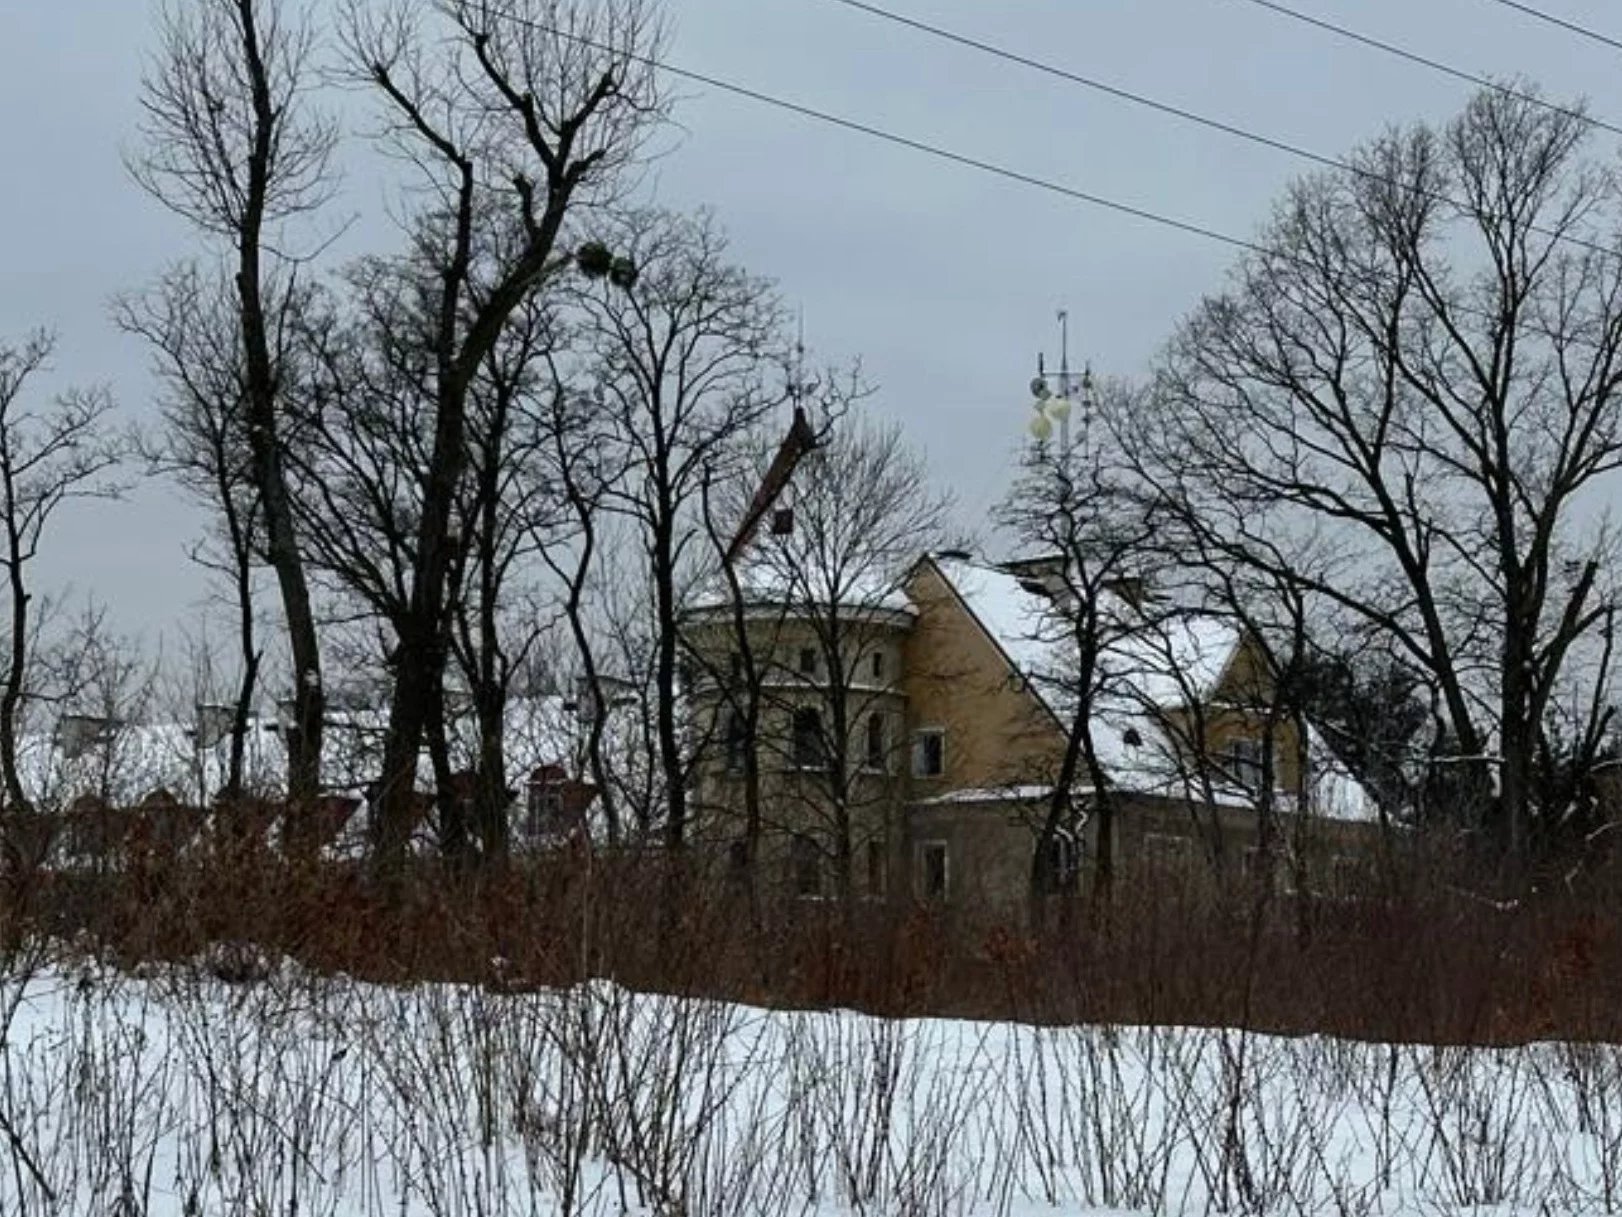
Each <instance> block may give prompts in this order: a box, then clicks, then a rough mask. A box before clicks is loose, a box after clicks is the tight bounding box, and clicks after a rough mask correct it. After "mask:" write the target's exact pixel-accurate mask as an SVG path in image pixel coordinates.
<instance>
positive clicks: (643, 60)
mask: <svg viewBox="0 0 1622 1217" xmlns="http://www.w3.org/2000/svg"><path fill="white" fill-rule="evenodd" d="M504 15H505V16H506V17H507V19H508V20H511V21H515V22H517V23H518V24H520V25H529V26H532V27H533V28H535V29H539V30H542V31H544V32H546V33H549V34H552V35H553V36H554V37H559V38H566V39H569V40H570V41H573V42H577V43H579V44H580V45H582V46H585V47H589V48H590V49H592V50H595V51H599V52H601V53H602V54H605V55H614V56H617V57H619V58H621V59H624V60H626V61H627V62H629V63H635V64H638V65H640V66H642V67H649V68H653V69H655V70H657V71H661V72H665V73H667V74H668V75H671V76H676V77H679V78H681V79H683V80H690V81H692V82H693V83H695V84H701V85H707V86H708V87H710V88H712V89H719V90H720V91H721V92H723V93H731V94H732V95H734V96H736V97H743V98H747V99H748V100H750V101H753V102H758V103H759V104H761V105H764V106H771V107H772V108H774V109H777V110H783V111H786V112H787V113H790V114H797V115H799V116H800V117H802V118H809V119H812V120H813V121H815V122H820V123H825V124H827V125H829V126H832V127H838V128H841V129H843V130H845V131H853V132H856V133H857V134H859V135H865V136H868V137H869V138H870V139H876V140H879V141H881V142H883V143H887V144H893V145H895V146H897V147H900V148H909V149H911V150H912V151H914V152H921V153H923V154H925V155H926V156H932V157H935V158H937V159H939V160H943V161H947V162H950V163H951V164H954V165H961V166H963V167H965V168H969V169H976V170H979V171H980V172H982V173H988V174H991V175H993V176H995V177H1000V178H1003V179H1005V180H1007V181H1011V182H1018V183H1020V184H1021V185H1025V186H1034V187H1035V188H1037V189H1038V190H1045V191H1047V192H1048V193H1050V194H1057V195H1061V196H1062V197H1064V198H1069V199H1074V200H1076V201H1078V202H1082V203H1088V204H1090V205H1092V206H1094V207H1101V208H1103V209H1105V210H1107V211H1114V212H1119V213H1120V214H1122V215H1128V216H1132V217H1133V218H1135V219H1139V220H1147V221H1148V222H1150V223H1152V224H1159V225H1161V226H1163V227H1166V228H1174V229H1176V230H1177V231H1179V232H1186V233H1189V234H1191V235H1193V236H1196V237H1204V238H1206V239H1207V240H1210V241H1217V242H1220V243H1221V244H1223V245H1231V246H1233V247H1234V248H1236V249H1248V250H1250V251H1251V252H1252V253H1264V252H1265V251H1264V250H1263V248H1262V247H1261V246H1260V245H1258V244H1256V243H1255V242H1254V241H1247V240H1246V239H1245V238H1243V237H1236V236H1233V235H1232V234H1230V233H1225V232H1222V231H1220V230H1219V229H1215V228H1209V227H1207V226H1206V225H1203V224H1197V223H1195V222H1193V221H1191V220H1179V219H1177V218H1176V217H1175V216H1168V215H1164V214H1162V213H1160V212H1157V211H1151V210H1149V209H1148V208H1146V207H1139V206H1136V205H1135V204H1132V203H1123V202H1121V201H1120V200H1118V199H1111V198H1108V197H1106V196H1104V195H1101V194H1094V193H1092V192H1091V191H1087V190H1081V189H1079V188H1077V187H1074V186H1066V185H1064V184H1063V183H1061V182H1055V181H1053V180H1052V179H1051V178H1045V177H1039V176H1038V175H1036V174H1034V173H1026V172H1025V171H1024V170H1022V169H1011V168H1009V167H1008V166H1007V165H999V164H997V163H996V162H995V161H988V160H982V159H981V158H979V157H976V156H970V155H968V154H967V153H964V152H957V151H954V150H953V149H951V148H946V147H942V146H941V145H939V144H931V143H927V142H926V141H924V140H919V139H913V138H912V137H911V136H907V135H899V134H897V133H896V132H894V131H886V130H885V129H884V128H882V127H875V126H872V125H871V124H869V123H864V122H858V121H857V120H856V119H853V118H845V117H843V116H841V115H838V114H833V113H830V112H829V111H826V110H818V109H816V108H815V107H813V106H807V105H803V104H802V103H800V102H796V101H790V100H788V99H787V98H785V97H777V96H774V95H773V94H770V93H762V92H760V91H759V90H758V89H751V88H749V87H748V86H746V85H740V84H734V83H733V82H731V81H728V80H722V79H720V78H719V77H715V76H708V75H705V74H704V73H703V72H695V71H693V70H692V69H690V68H682V67H677V66H676V65H675V64H673V63H670V62H669V61H667V60H659V59H653V58H650V57H649V56H646V55H637V54H634V53H632V52H629V51H625V50H623V49H620V48H615V47H610V46H605V45H603V44H601V43H597V42H594V41H592V40H590V39H588V38H584V37H581V36H580V35H578V34H572V33H569V32H567V31H565V30H560V29H557V28H555V27H552V26H548V25H546V24H545V23H543V22H540V21H532V20H527V19H524V18H521V17H518V16H517V15H515V14H512V13H507V14H504Z"/></svg>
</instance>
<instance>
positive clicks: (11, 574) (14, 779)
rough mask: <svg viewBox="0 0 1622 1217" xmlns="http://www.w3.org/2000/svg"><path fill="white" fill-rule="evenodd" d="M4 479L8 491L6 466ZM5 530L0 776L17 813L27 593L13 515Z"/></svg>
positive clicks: (22, 804)
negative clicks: (6, 640) (6, 612)
mask: <svg viewBox="0 0 1622 1217" xmlns="http://www.w3.org/2000/svg"><path fill="white" fill-rule="evenodd" d="M6 480H7V490H8V492H9V491H10V489H11V487H10V481H11V479H10V476H9V469H8V475H7V479H6ZM9 497H10V495H9V494H8V498H9ZM6 531H7V539H8V542H9V546H10V550H9V558H8V561H7V563H6V574H7V576H8V582H9V583H10V590H11V654H10V657H9V659H10V662H9V663H8V664H7V667H6V681H5V687H4V690H3V691H0V776H3V777H4V781H5V798H6V805H5V810H6V811H7V812H9V813H11V814H13V815H20V814H22V813H24V812H26V811H27V810H28V795H27V792H26V791H24V790H23V783H22V774H21V773H20V772H19V771H18V768H17V713H18V710H19V708H20V707H21V705H22V699H23V687H24V682H25V681H26V680H27V677H28V671H27V666H28V602H29V600H30V596H29V594H28V588H27V585H26V584H25V583H24V581H23V554H22V546H21V539H20V537H19V536H18V534H17V527H16V522H15V520H14V519H8V520H7V529H6Z"/></svg>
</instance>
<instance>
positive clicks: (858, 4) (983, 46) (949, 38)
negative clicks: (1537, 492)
mask: <svg viewBox="0 0 1622 1217" xmlns="http://www.w3.org/2000/svg"><path fill="white" fill-rule="evenodd" d="M830 2H831V3H834V4H842V5H844V6H845V7H846V8H852V9H856V10H857V11H859V12H863V13H867V14H869V15H870V16H874V17H878V18H880V19H881V20H884V21H889V22H892V23H894V24H896V25H900V26H903V27H905V28H907V29H911V30H914V31H917V32H918V33H922V34H926V35H928V36H929V37H932V38H937V39H940V40H941V41H944V42H949V43H952V44H954V45H957V46H961V47H965V48H968V49H969V50H973V51H978V52H980V53H981V54H984V55H990V56H992V57H994V58H996V59H999V60H1002V61H1004V62H1007V63H1012V64H1017V65H1018V66H1020V67H1023V68H1028V69H1030V70H1031V71H1033V72H1040V73H1042V74H1043V75H1046V76H1052V77H1055V78H1057V79H1059V80H1063V81H1066V82H1068V83H1071V84H1075V85H1080V86H1081V87H1083V88H1087V89H1092V90H1094V91H1095V92H1098V93H1103V94H1106V95H1107V96H1109V97H1113V98H1116V99H1118V100H1121V101H1125V102H1128V103H1130V104H1132V105H1136V106H1142V107H1144V108H1145V109H1149V110H1153V111H1155V112H1156V113H1159V114H1165V115H1168V116H1169V117H1172V118H1176V119H1179V120H1181V121H1183V122H1187V123H1192V124H1194V125H1196V126H1199V127H1204V128H1206V129H1207V130H1211V131H1217V132H1220V133H1222V134H1223V135H1228V136H1232V137H1233V138H1235V139H1241V140H1245V141H1247V142H1249V143H1252V144H1256V145H1259V146H1260V147H1263V148H1269V149H1272V150H1273V151H1275V152H1283V153H1286V154H1287V155H1289V156H1294V157H1299V158H1301V159H1302V160H1306V161H1310V162H1312V163H1313V164H1316V165H1322V166H1324V167H1325V168H1329V169H1339V170H1342V171H1344V172H1347V173H1351V174H1354V175H1356V176H1357V177H1360V178H1363V179H1364V180H1365V181H1372V182H1378V183H1380V184H1381V185H1385V186H1394V187H1396V188H1397V189H1399V190H1405V191H1407V192H1409V193H1411V194H1414V195H1416V196H1417V197H1419V198H1423V199H1427V200H1429V201H1431V202H1434V203H1446V204H1447V205H1448V206H1450V207H1454V208H1457V209H1459V210H1460V211H1466V210H1468V207H1467V206H1466V204H1464V203H1462V202H1460V201H1459V200H1458V199H1454V198H1450V197H1449V196H1447V195H1445V194H1441V193H1439V192H1436V191H1431V190H1426V189H1425V188H1424V187H1421V186H1415V185H1413V184H1411V183H1408V182H1403V181H1399V180H1397V179H1395V178H1391V177H1387V176H1386V175H1385V174H1383V173H1378V172H1375V171H1374V170H1372V169H1369V168H1366V167H1364V166H1362V165H1358V164H1356V163H1354V162H1352V161H1348V160H1343V159H1341V158H1339V157H1334V156H1329V155H1327V154H1325V153H1322V152H1314V151H1313V150H1312V149H1310V148H1304V147H1302V146H1301V145H1299V144H1294V143H1290V142H1289V141H1288V140H1283V139H1279V138H1277V137H1276V136H1271V135H1265V134H1263V133H1261V132H1259V131H1253V130H1251V129H1249V128H1246V127H1241V126H1238V125H1236V124H1234V123H1228V122H1223V121H1222V120H1221V119H1217V118H1212V117H1210V116H1209V115H1206V114H1201V113H1199V112H1198V111H1195V110H1190V109H1187V108H1185V107H1182V106H1176V105H1172V104H1171V103H1169V102H1164V101H1160V100H1158V99H1156V98H1153V97H1149V96H1147V95H1146V94H1142V93H1136V92H1133V91H1132V90H1130V89H1124V88H1121V87H1120V86H1119V85H1112V84H1109V83H1108V82H1106V81H1102V80H1098V79H1096V78H1094V77H1090V76H1083V75H1082V74H1080V73H1079V72H1072V71H1070V70H1069V69H1068V68H1061V67H1058V66H1057V65H1055V64H1052V63H1047V62H1044V61H1043V60H1040V59H1034V58H1032V57H1030V56H1028V55H1022V54H1020V53H1019V52H1018V51H1011V50H1009V49H1008V48H1007V47H1003V46H998V45H997V44H996V43H992V42H986V41H984V40H983V39H979V38H973V37H970V36H969V35H967V34H961V33H958V32H957V31H955V30H950V29H947V28H946V27H944V26H940V25H935V24H932V23H930V22H928V21H923V20H920V19H919V18H916V17H909V16H907V15H906V14H904V13H898V12H895V11H894V10H893V9H888V8H884V7H882V6H880V5H878V4H873V3H870V2H869V0H830ZM1503 2H1506V3H1507V2H1513V0H1503ZM1531 231H1533V232H1535V233H1537V234H1538V235H1539V236H1544V237H1548V238H1550V239H1551V240H1554V241H1564V242H1567V243H1569V244H1571V245H1575V246H1578V247H1580V248H1583V249H1587V250H1589V251H1590V252H1593V253H1600V254H1611V253H1614V252H1615V251H1614V250H1612V249H1610V248H1608V247H1607V246H1604V245H1601V244H1599V243H1598V242H1595V241H1590V240H1587V239H1586V238H1584V237H1580V236H1575V235H1573V234H1570V233H1561V232H1556V231H1554V230H1552V229H1547V228H1541V227H1538V226H1536V225H1533V226H1531Z"/></svg>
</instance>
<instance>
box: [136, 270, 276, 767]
mask: <svg viewBox="0 0 1622 1217" xmlns="http://www.w3.org/2000/svg"><path fill="white" fill-rule="evenodd" d="M288 304H289V306H290V308H288V309H278V310H276V315H277V317H279V318H285V317H286V315H287V313H288V312H289V311H296V309H293V308H291V306H292V305H293V301H292V300H289V301H288ZM117 319H118V322H119V324H120V326H122V327H123V328H124V329H125V330H126V331H128V332H130V333H133V334H137V335H139V336H140V337H142V338H144V339H145V340H146V341H147V343H148V344H149V345H150V346H151V348H152V350H153V352H154V354H155V357H156V370H157V374H158V377H159V380H160V382H161V383H162V385H163V386H164V393H163V398H162V401H161V411H162V423H161V426H160V427H159V428H158V429H157V430H156V431H155V432H154V433H152V434H150V435H148V436H145V437H143V438H142V440H141V442H140V448H141V452H142V455H143V456H144V457H145V458H146V460H147V462H148V464H149V465H150V466H151V467H152V468H153V469H154V470H155V471H157V472H159V473H162V474H165V475H167V476H170V477H172V478H174V479H175V480H176V481H177V482H179V484H180V485H181V486H182V487H183V488H185V489H186V490H187V491H188V492H189V493H190V494H191V495H192V496H193V497H195V498H196V499H198V500H199V501H200V502H201V503H203V504H204V505H205V506H207V507H209V508H210V509H212V511H213V513H214V517H215V519H214V522H213V523H214V527H213V528H212V529H211V532H212V533H213V535H212V536H210V537H205V538H204V539H203V540H200V541H198V542H197V543H195V544H194V545H193V546H192V547H191V550H190V553H191V557H192V560H193V561H194V562H196V563H198V564H199V565H201V566H203V567H204V568H205V569H208V570H210V571H213V572H215V573H217V574H218V575H220V576H221V578H223V580H224V581H225V584H226V587H227V589H228V594H229V596H230V602H231V607H232V612H233V616H234V618H235V622H236V637H237V655H238V663H239V665H240V666H239V676H238V681H237V687H236V691H235V693H234V695H233V697H232V703H231V704H232V717H231V731H230V740H231V745H230V762H229V766H228V771H227V777H226V783H225V790H226V791H227V792H235V791H238V790H239V789H240V788H241V786H242V777H243V751H244V741H245V739H246V736H247V732H248V728H249V724H250V719H251V716H252V713H253V708H254V699H255V697H256V695H257V693H258V687H259V671H260V663H261V658H262V648H261V645H260V641H259V631H258V622H257V616H256V603H255V594H254V574H255V570H256V569H257V568H258V564H259V557H260V555H261V554H262V553H263V552H264V544H263V541H264V529H263V519H262V515H261V510H260V509H261V502H262V500H261V496H260V494H259V491H258V485H259V478H258V477H257V476H256V475H255V472H254V468H253V455H252V447H251V445H249V443H248V442H247V418H246V411H245V403H246V394H245V392H244V386H245V379H246V378H245V375H244V366H243V355H242V340H241V331H240V322H239V318H238V300H237V297H236V295H235V293H234V291H233V290H232V289H231V287H230V286H229V285H228V284H227V283H225V282H224V281H221V280H218V279H213V280H211V279H209V278H208V277H206V276H205V275H204V274H203V272H201V271H200V270H199V269H198V268H197V267H195V266H180V267H176V268H174V269H172V270H170V271H169V272H168V273H167V274H166V275H165V276H164V277H163V279H162V281H161V282H160V283H159V284H158V285H157V286H156V287H155V288H154V289H152V290H151V291H150V292H148V293H147V294H146V295H145V296H143V297H141V298H138V299H134V300H125V301H121V302H120V304H119V306H118V309H117ZM285 328H286V327H284V326H280V325H278V326H277V327H276V331H277V333H278V334H280V333H281V332H282V331H283V330H284V329H285ZM276 345H277V347H278V348H280V346H281V342H280V340H278V342H277V344H276Z"/></svg>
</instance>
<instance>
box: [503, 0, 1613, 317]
mask: <svg viewBox="0 0 1622 1217" xmlns="http://www.w3.org/2000/svg"><path fill="white" fill-rule="evenodd" d="M1255 2H1258V3H1261V2H1265V0H1255ZM501 16H502V17H504V18H505V19H506V20H509V21H512V22H514V23H515V24H518V25H525V26H528V27H530V28H531V29H535V30H539V31H541V32H542V33H546V34H550V35H552V36H553V37H555V38H562V39H565V40H566V41H569V42H573V43H575V44H576V45H578V46H583V47H586V48H587V49H590V50H594V51H597V52H598V53H600V54H603V55H608V56H612V57H617V58H619V59H621V60H623V61H624V62H627V63H634V64H637V65H639V66H641V67H647V68H652V69H654V70H655V71H659V72H664V73H666V74H667V75H670V76H675V77H678V78H680V79H683V80H690V81H692V82H693V83H695V84H701V85H706V86H708V87H710V88H712V89H718V90H720V91H721V92H723V93H730V94H732V95H733V96H736V97H743V98H746V99H748V100H750V101H753V102H757V103H759V104H761V105H764V106H769V107H771V108H773V109H776V110H781V111H784V112H786V113H789V114H795V115H798V116H800V117H802V118H809V119H811V120H813V121H815V122H821V123H825V124H827V125H829V126H832V127H836V128H838V129H840V130H844V131H851V132H855V133H857V134H859V135H865V136H867V137H869V138H870V139H875V140H878V141H880V142H882V143H887V144H892V145H894V146H896V147H901V148H907V149H910V150H912V151H914V152H920V153H923V154H925V155H927V156H931V157H935V158H937V159H939V160H943V161H946V162H948V163H950V164H954V165H959V166H962V167H964V168H969V169H975V170H978V171H979V172H982V173H987V174H990V175H991V176H993V177H998V178H1002V179H1004V180H1006V181H1011V182H1016V183H1019V184H1021V185H1025V186H1031V187H1035V188H1036V189H1039V190H1043V191H1046V192H1048V193H1050V194H1056V195H1059V196H1061V197H1063V198H1068V199H1073V200H1075V201H1077V202H1082V203H1087V204H1089V205H1091V206H1094V207H1099V208H1103V209H1105V210H1108V211H1114V212H1118V213H1120V214H1122V215H1127V216H1131V217H1133V218H1135V219H1139V220H1145V221H1148V222H1149V223H1152V224H1158V225H1160V226H1162V227H1165V228H1171V229H1175V230H1176V231H1178V232H1184V233H1188V234H1190V235H1192V236H1197V237H1203V238H1205V239H1206V240H1209V241H1215V242H1218V243H1219V244H1222V245H1227V246H1230V247H1232V248H1234V249H1242V250H1247V251H1249V252H1250V253H1254V254H1260V255H1262V256H1263V257H1264V258H1274V257H1276V258H1280V259H1282V260H1283V261H1286V262H1295V263H1298V264H1300V265H1304V266H1308V267H1311V266H1312V264H1311V263H1310V262H1308V261H1307V260H1306V259H1303V258H1300V257H1298V256H1296V255H1293V254H1290V253H1288V252H1285V251H1280V250H1276V249H1268V248H1267V247H1265V246H1263V245H1261V244H1259V243H1258V242H1256V241H1251V240H1247V239H1245V238H1244V237H1236V236H1233V235H1232V234H1231V233H1225V232H1222V231H1221V230H1220V229H1216V228H1211V227H1208V226H1207V225H1204V224H1198V223H1195V222H1193V221H1190V220H1179V219H1177V218H1176V217H1174V216H1168V215H1164V214H1162V213H1160V212H1157V211H1151V210H1149V209H1148V208H1146V207H1139V206H1136V205H1135V204H1131V203H1122V202H1120V201H1119V200H1117V199H1111V198H1107V197H1105V196H1104V195H1099V194H1094V193H1092V192H1091V191H1086V190H1080V189H1078V188H1076V187H1073V186H1066V185H1064V184H1063V183H1060V182H1055V181H1053V180H1052V179H1050V178H1044V177H1039V176H1037V175H1036V174H1033V173H1026V172H1025V171H1023V170H1020V169H1011V168H1009V167H1008V166H1006V165H999V164H997V163H996V162H994V161H987V160H982V159H980V158H979V157H974V156H969V155H967V154H966V153H962V152H957V151H954V150H953V149H950V148H945V147H942V146H940V145H938V144H931V143H927V142H925V141H924V140H918V139H913V138H912V137H911V136H906V135H900V134H897V133H896V132H893V131H886V130H885V129H884V128H882V127H875V126H873V125H871V124H869V123H864V122H858V121H857V120H855V119H850V118H844V117H842V116H840V115H837V114H832V113H829V112H828V111H825V110H819V109H817V108H815V107H814V106H808V105H804V104H802V103H800V102H796V101H790V100H788V99H787V98H784V97H777V96H775V95H773V94H770V93H764V92H761V91H760V90H758V89H752V88H749V87H748V86H747V85H740V84H735V83H733V82H732V81H729V80H723V79H721V78H720V77H716V76H710V75H707V74H705V73H703V72H696V71H694V70H692V69H691V68H683V67H678V66H677V65H675V64H673V63H670V62H669V61H668V60H662V59H656V58H654V57H652V56H649V55H641V54H637V53H636V52H634V51H630V50H626V49H624V48H622V47H612V46H608V45H606V44H604V43H602V42H598V41H596V40H595V39H592V38H587V37H585V36H584V35H581V34H576V33H573V32H572V31H568V30H563V29H560V28H558V27H556V26H553V25H548V24H547V23H546V22H543V21H538V20H535V19H533V18H528V17H523V16H520V15H519V14H517V13H514V12H512V11H511V10H504V11H502V12H501ZM1602 252H1608V251H1602ZM1460 311H1461V312H1463V313H1467V314H1469V315H1472V316H1475V317H1479V318H1481V319H1483V320H1486V321H1495V320H1498V319H1499V317H1498V314H1496V313H1493V312H1491V311H1489V310H1486V309H1477V308H1471V307H1469V306H1461V307H1460ZM1531 328H1532V331H1533V332H1534V333H1539V334H1542V335H1544V336H1545V337H1548V338H1551V339H1558V338H1559V337H1560V336H1559V335H1557V334H1555V333H1553V332H1552V331H1549V330H1545V329H1541V328H1538V327H1535V326H1534V327H1531ZM1580 345H1588V346H1594V347H1595V349H1598V345H1597V344H1596V343H1594V342H1593V341H1592V340H1589V341H1587V342H1580Z"/></svg>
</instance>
